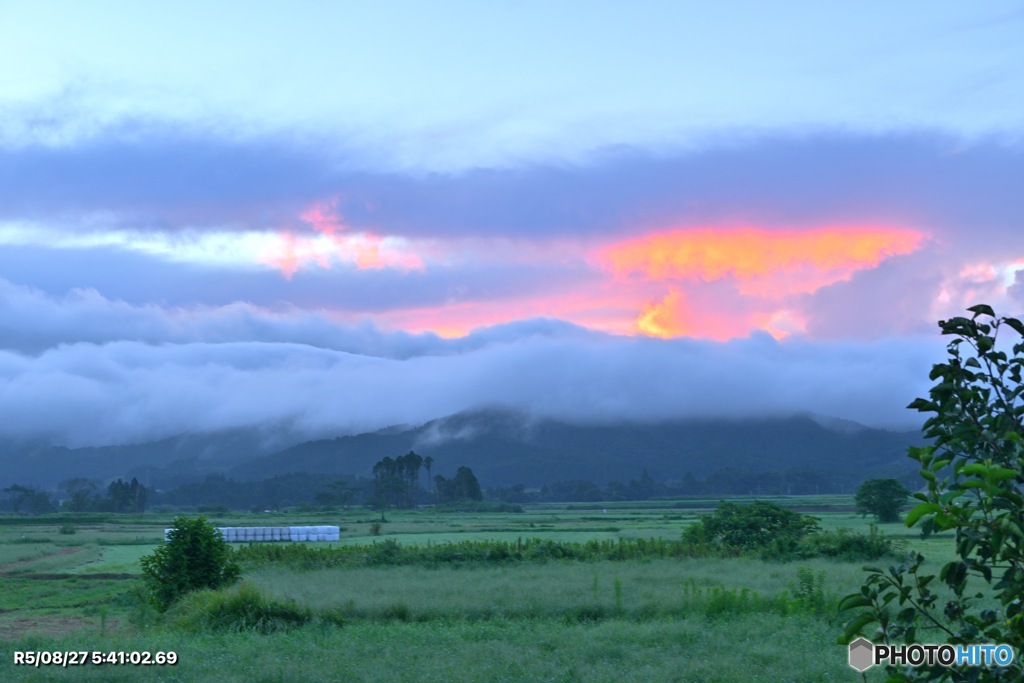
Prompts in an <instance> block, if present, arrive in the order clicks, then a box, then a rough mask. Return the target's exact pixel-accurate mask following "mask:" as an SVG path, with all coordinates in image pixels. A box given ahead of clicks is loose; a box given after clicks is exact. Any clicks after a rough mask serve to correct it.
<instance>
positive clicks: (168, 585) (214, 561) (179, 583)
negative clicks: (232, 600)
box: [141, 516, 241, 611]
mask: <svg viewBox="0 0 1024 683" xmlns="http://www.w3.org/2000/svg"><path fill="white" fill-rule="evenodd" d="M141 563H142V575H143V579H144V581H145V583H146V587H147V588H148V590H149V594H150V597H151V599H152V601H153V603H154V604H155V605H156V607H157V608H158V609H159V610H161V611H164V610H166V609H167V608H168V607H170V606H171V605H172V604H173V603H174V602H175V601H177V600H178V599H179V598H181V597H182V596H183V595H185V594H186V593H188V592H190V591H195V590H200V589H203V588H210V589H217V588H221V587H222V586H228V585H231V584H232V583H234V582H235V581H237V580H238V579H239V577H240V576H241V571H240V569H239V567H238V564H237V563H236V562H235V560H234V557H233V553H232V550H231V546H230V545H228V544H227V543H225V542H224V539H223V538H222V537H221V535H220V532H219V531H218V530H217V529H216V528H215V527H214V526H212V525H211V524H209V523H208V522H207V521H206V519H205V518H203V517H197V518H196V519H189V518H188V517H184V516H179V517H176V518H175V519H174V526H173V528H172V529H171V531H170V535H169V538H168V540H167V542H166V543H164V544H163V545H162V546H160V547H159V548H157V549H156V550H155V551H154V552H153V554H152V555H147V556H145V557H143V558H142V560H141Z"/></svg>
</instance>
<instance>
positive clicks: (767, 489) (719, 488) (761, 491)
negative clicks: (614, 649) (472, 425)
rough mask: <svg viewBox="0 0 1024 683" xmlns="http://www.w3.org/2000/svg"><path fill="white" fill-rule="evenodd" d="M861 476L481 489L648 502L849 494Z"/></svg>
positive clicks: (515, 499) (511, 496)
mask: <svg viewBox="0 0 1024 683" xmlns="http://www.w3.org/2000/svg"><path fill="white" fill-rule="evenodd" d="M862 481H863V476H861V475H856V474H850V475H848V476H843V475H840V474H837V473H835V472H825V471H819V470H786V471H781V472H750V471H739V470H732V469H725V470H719V471H718V472H715V473H713V474H711V475H710V476H708V477H707V479H704V480H700V479H697V478H696V477H695V476H694V475H693V474H692V473H690V472H687V473H686V475H685V476H684V477H683V478H682V479H680V480H677V481H657V480H655V479H654V478H652V477H651V475H650V474H649V473H648V472H647V471H646V470H644V471H643V472H642V473H641V474H640V476H639V477H638V478H636V479H631V480H630V481H628V482H626V483H623V482H619V481H612V482H609V483H608V484H607V485H605V486H600V485H598V484H595V483H594V482H592V481H588V480H585V479H572V480H565V481H556V482H552V483H550V484H545V485H543V486H541V487H539V488H532V489H531V488H527V487H526V486H525V485H523V484H515V485H513V486H507V487H494V488H490V489H488V490H487V491H486V498H487V499H488V500H495V501H501V502H506V503H520V504H521V503H547V502H580V503H583V502H592V503H593V502H615V501H627V500H651V499H655V498H674V497H679V496H773V495H811V494H819V493H853V492H854V491H856V490H857V487H858V485H859V484H860V483H861V482H862Z"/></svg>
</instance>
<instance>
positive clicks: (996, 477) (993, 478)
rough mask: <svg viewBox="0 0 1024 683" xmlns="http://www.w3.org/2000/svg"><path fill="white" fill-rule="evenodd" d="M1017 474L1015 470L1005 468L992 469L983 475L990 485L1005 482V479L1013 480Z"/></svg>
mask: <svg viewBox="0 0 1024 683" xmlns="http://www.w3.org/2000/svg"><path fill="white" fill-rule="evenodd" d="M1019 474H1020V473H1019V472H1018V471H1017V470H1011V469H1009V468H1006V467H993V468H991V469H989V471H988V472H986V473H985V481H988V482H990V483H996V482H1000V481H1006V480H1007V479H1015V478H1016V477H1017V476H1018V475H1019Z"/></svg>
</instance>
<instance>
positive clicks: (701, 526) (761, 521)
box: [683, 500, 818, 556]
mask: <svg viewBox="0 0 1024 683" xmlns="http://www.w3.org/2000/svg"><path fill="white" fill-rule="evenodd" d="M817 530H818V520H817V519H816V518H814V517H811V516H809V515H802V514H800V513H799V512H793V511H792V510H787V509H785V508H783V507H780V506H778V505H776V504H774V503H769V502H767V501H763V500H757V501H754V502H753V503H751V504H749V505H741V504H739V503H726V502H722V503H719V505H718V509H717V510H715V511H714V512H712V513H711V514H707V515H701V516H700V519H699V520H698V521H697V523H696V524H693V525H691V526H690V527H688V528H687V529H686V531H685V532H684V536H683V538H684V540H686V541H688V542H690V543H693V544H695V545H700V544H705V543H711V544H715V545H720V546H725V547H727V548H736V549H741V550H768V551H770V554H772V555H775V556H785V555H787V554H791V553H793V552H794V551H795V549H796V546H797V544H798V542H799V541H800V539H802V538H803V537H805V536H807V535H808V534H811V533H813V532H815V531H817Z"/></svg>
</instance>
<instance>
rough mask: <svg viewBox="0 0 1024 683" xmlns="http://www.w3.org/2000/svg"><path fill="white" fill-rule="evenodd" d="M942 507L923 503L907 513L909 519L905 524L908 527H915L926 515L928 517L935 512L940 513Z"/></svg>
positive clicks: (936, 504)
mask: <svg viewBox="0 0 1024 683" xmlns="http://www.w3.org/2000/svg"><path fill="white" fill-rule="evenodd" d="M941 510H942V506H941V505H939V504H938V503H921V504H920V505H917V506H915V507H914V509H912V510H911V511H910V512H908V513H907V519H906V521H905V522H904V523H905V524H906V525H907V526H914V523H915V522H917V520H919V519H921V517H923V516H924V515H928V514H931V513H934V512H940V511H941Z"/></svg>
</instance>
